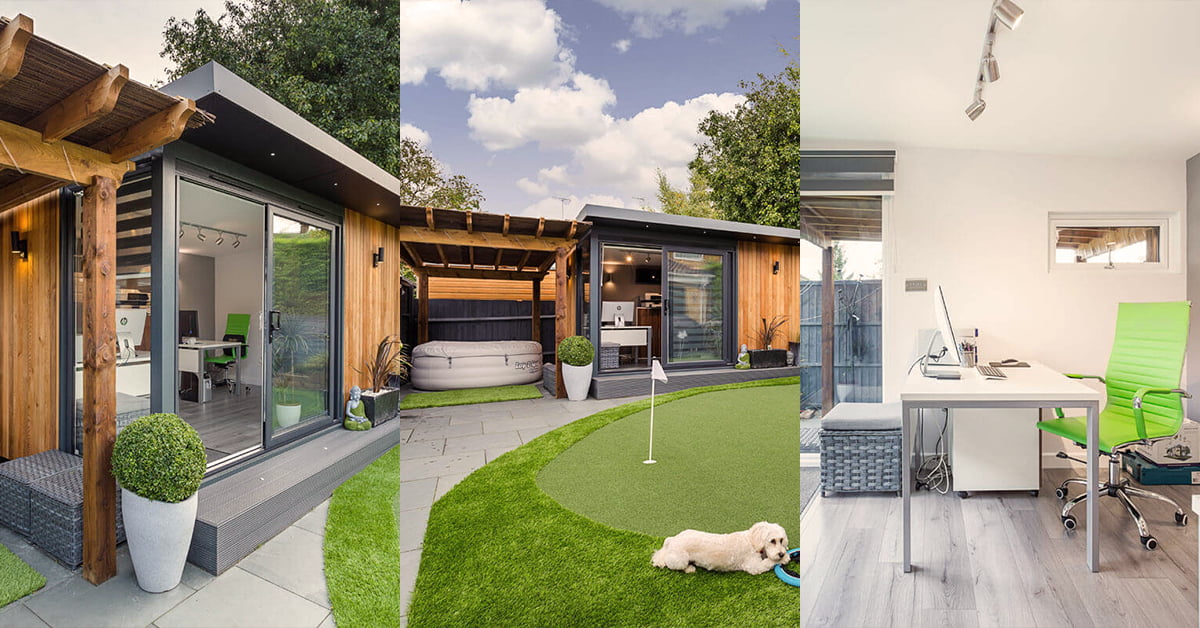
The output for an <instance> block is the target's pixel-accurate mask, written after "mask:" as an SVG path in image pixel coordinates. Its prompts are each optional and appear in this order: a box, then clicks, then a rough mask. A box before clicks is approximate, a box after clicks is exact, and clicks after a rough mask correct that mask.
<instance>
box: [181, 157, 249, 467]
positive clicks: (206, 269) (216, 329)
mask: <svg viewBox="0 0 1200 628" xmlns="http://www.w3.org/2000/svg"><path fill="white" fill-rule="evenodd" d="M178 190H179V216H178V219H179V225H180V227H179V233H178V234H177V235H178V240H179V249H178V251H179V254H178V266H177V268H178V272H177V276H178V284H177V285H178V287H177V291H178V292H177V295H178V296H177V298H178V304H179V305H178V312H177V315H178V316H179V335H180V344H179V347H178V363H179V392H178V395H179V400H178V406H177V407H178V414H179V416H180V417H181V418H182V419H183V420H185V421H187V422H188V423H189V424H191V425H192V426H193V427H195V428H196V429H197V431H199V432H200V436H201V439H202V440H203V441H204V444H205V448H206V450H207V454H208V459H209V460H208V461H209V464H210V465H213V464H218V463H220V462H221V461H222V460H224V459H226V458H228V457H231V456H237V455H238V454H242V453H245V452H247V451H254V450H256V449H258V448H260V447H261V446H262V437H263V434H262V419H261V417H262V412H263V410H262V407H263V401H262V395H263V392H262V391H263V358H262V356H263V337H262V329H263V326H262V316H263V315H262V311H263V290H264V286H265V280H264V275H263V268H264V251H263V249H264V247H263V242H264V234H263V230H264V224H265V216H266V214H265V206H264V204H263V203H261V202H257V201H254V200H251V199H248V198H244V197H241V196H237V195H235V194H232V193H229V192H227V191H224V190H217V189H214V188H210V187H206V186H204V185H200V184H198V183H193V182H191V181H189V180H186V179H185V180H181V181H180V182H179V188H178ZM231 315H232V316H231ZM239 317H240V318H242V319H244V318H245V317H248V323H249V324H248V325H247V326H246V329H245V330H242V329H240V328H238V320H239ZM231 320H232V321H233V322H234V327H235V328H234V329H231V328H229V324H230V322H231ZM226 339H228V340H231V341H234V342H244V345H243V349H242V351H240V352H239V353H240V355H235V352H237V349H236V348H229V347H223V348H213V349H206V348H204V347H203V345H204V344H205V343H210V342H216V341H222V340H226ZM231 355H232V356H233V357H234V358H235V360H234V362H233V363H231V365H229V366H225V365H221V364H217V363H214V362H213V360H214V359H219V358H220V357H221V356H231ZM239 371H240V372H239ZM239 377H240V387H239V384H238V380H239Z"/></svg>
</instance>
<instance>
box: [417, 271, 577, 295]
mask: <svg viewBox="0 0 1200 628" xmlns="http://www.w3.org/2000/svg"><path fill="white" fill-rule="evenodd" d="M532 283H533V282H531V281H509V280H500V279H458V278H456V277H430V278H429V298H430V299H474V300H478V301H529V300H530V299H532V298H533V286H532V285H531V284H532ZM541 286H542V289H541V298H542V300H543V301H552V300H554V270H553V269H551V270H550V272H548V273H546V277H545V278H544V279H542V282H541Z"/></svg>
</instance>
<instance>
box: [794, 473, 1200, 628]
mask: <svg viewBox="0 0 1200 628" xmlns="http://www.w3.org/2000/svg"><path fill="white" fill-rule="evenodd" d="M1102 471H1103V469H1102ZM1082 475H1083V474H1082V473H1080V472H1078V471H1071V470H1068V469H1052V470H1046V471H1044V472H1043V473H1042V490H1041V494H1040V496H1039V497H1036V498H1035V497H1032V496H1029V495H1028V494H1027V493H1002V494H994V493H993V494H988V493H982V494H976V495H973V496H972V497H970V498H968V499H960V498H959V497H957V496H955V494H954V493H949V494H947V495H940V494H936V493H929V492H925V491H922V492H920V493H914V495H913V500H912V507H913V540H912V541H913V545H912V560H913V571H912V573H909V574H906V573H904V570H903V567H902V565H901V560H902V554H901V552H902V547H901V539H900V535H901V521H900V518H901V500H900V498H899V497H896V496H894V495H893V496H887V495H882V494H880V495H835V496H831V497H828V498H822V497H820V496H818V497H815V498H814V499H813V503H812V504H811V505H810V506H809V508H808V509H807V510H806V511H805V513H804V515H803V518H802V519H801V526H800V537H801V540H800V549H801V556H800V579H801V582H803V586H801V588H800V589H801V596H800V622H801V625H802V626H806V627H807V626H855V627H857V626H872V627H874V626H954V627H956V628H957V627H966V626H1154V627H1155V628H1163V627H1167V626H1184V627H1188V628H1190V627H1192V626H1196V625H1197V584H1196V578H1197V533H1196V527H1195V526H1196V525H1197V521H1196V519H1197V517H1196V516H1195V515H1192V514H1191V509H1190V507H1191V496H1192V494H1193V493H1195V492H1197V490H1196V489H1200V487H1193V486H1151V487H1147V488H1148V489H1150V490H1154V491H1157V492H1160V493H1164V494H1167V495H1170V496H1171V497H1173V498H1175V499H1176V500H1177V501H1178V502H1179V505H1180V506H1182V507H1183V509H1184V511H1185V512H1188V513H1189V515H1190V518H1191V521H1190V522H1189V524H1188V526H1187V527H1178V526H1176V525H1175V520H1174V516H1173V511H1172V509H1171V507H1170V506H1169V505H1167V504H1165V503H1162V502H1158V501H1150V500H1135V503H1136V504H1137V505H1138V507H1139V508H1141V510H1142V513H1143V515H1144V516H1145V517H1146V520H1147V523H1148V524H1149V526H1150V533H1151V534H1153V535H1154V536H1155V537H1156V538H1157V539H1158V541H1159V543H1160V547H1159V549H1158V550H1156V551H1153V552H1148V551H1146V550H1143V549H1142V548H1141V546H1140V545H1139V544H1138V533H1137V528H1136V526H1134V524H1133V520H1132V519H1131V518H1130V517H1129V515H1128V514H1127V513H1126V512H1125V509H1124V508H1123V507H1122V506H1121V504H1120V503H1119V501H1118V500H1117V499H1116V498H1113V497H1105V498H1102V499H1101V507H1100V515H1101V524H1102V531H1101V535H1100V561H1101V571H1100V573H1095V574H1094V573H1091V572H1089V571H1088V569H1087V563H1086V556H1085V550H1086V543H1087V541H1086V533H1085V530H1086V528H1085V526H1086V525H1087V521H1086V508H1085V506H1083V505H1080V506H1078V507H1076V508H1075V510H1074V511H1073V512H1074V513H1075V515H1076V517H1077V518H1078V519H1079V522H1080V529H1079V530H1077V531H1075V532H1067V531H1065V530H1064V529H1063V527H1062V524H1061V523H1059V514H1058V511H1059V509H1060V508H1061V505H1060V504H1061V502H1060V501H1059V500H1058V499H1057V498H1056V497H1055V496H1054V488H1055V487H1056V486H1057V485H1058V483H1059V482H1061V481H1062V480H1063V479H1065V478H1066V477H1069V476H1082ZM1073 488H1075V490H1073V491H1072V493H1071V494H1072V495H1075V494H1078V489H1077V488H1076V487H1073Z"/></svg>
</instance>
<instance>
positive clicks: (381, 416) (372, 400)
mask: <svg viewBox="0 0 1200 628" xmlns="http://www.w3.org/2000/svg"><path fill="white" fill-rule="evenodd" d="M362 401H363V410H364V411H365V412H366V415H367V419H368V420H370V421H371V427H375V426H377V425H379V424H380V423H387V422H388V421H390V420H392V419H393V418H395V416H396V413H397V412H399V410H400V391H399V390H397V389H395V388H385V389H384V390H382V391H380V392H378V393H373V392H370V391H365V392H363V395H362Z"/></svg>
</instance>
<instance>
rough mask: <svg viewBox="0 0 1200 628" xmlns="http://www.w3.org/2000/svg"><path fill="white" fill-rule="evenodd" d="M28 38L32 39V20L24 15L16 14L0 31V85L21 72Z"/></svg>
mask: <svg viewBox="0 0 1200 628" xmlns="http://www.w3.org/2000/svg"><path fill="white" fill-rule="evenodd" d="M30 39H33V20H32V19H30V18H28V17H26V16H24V15H17V17H15V18H13V19H12V21H11V22H9V23H8V24H6V25H5V26H4V30H2V31H0V85H3V84H5V83H7V82H9V81H10V80H12V79H13V77H15V76H16V75H18V74H20V73H21V65H22V64H24V63H25V48H26V47H28V46H29V40H30Z"/></svg>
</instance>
